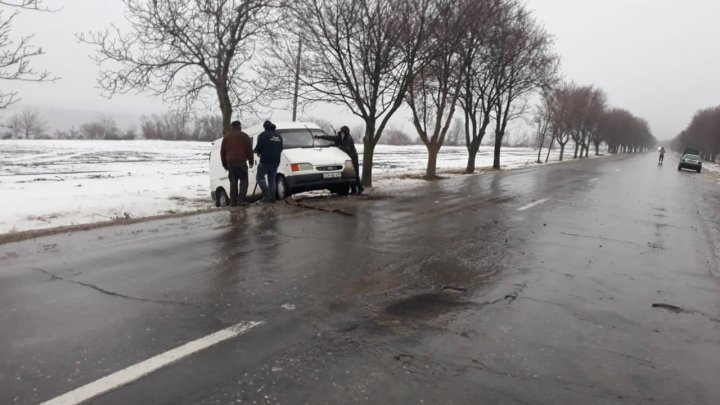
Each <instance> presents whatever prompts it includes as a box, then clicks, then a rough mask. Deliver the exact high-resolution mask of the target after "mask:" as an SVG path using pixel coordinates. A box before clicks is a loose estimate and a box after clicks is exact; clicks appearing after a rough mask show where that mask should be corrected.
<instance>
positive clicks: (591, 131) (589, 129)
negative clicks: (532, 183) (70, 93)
mask: <svg viewBox="0 0 720 405" xmlns="http://www.w3.org/2000/svg"><path fill="white" fill-rule="evenodd" d="M535 124H536V125H537V134H538V143H539V145H540V150H539V151H538V163H540V162H541V161H542V158H541V154H542V149H543V146H544V145H546V144H547V145H548V149H547V155H546V157H545V161H546V162H547V160H548V158H549V156H550V152H551V150H552V148H553V147H554V145H555V144H557V145H558V146H559V147H560V160H563V157H564V155H565V148H566V146H567V145H568V143H570V141H572V144H573V145H574V154H573V158H575V159H577V158H583V157H588V156H589V155H590V148H591V147H594V149H595V155H598V154H599V153H600V145H601V144H602V143H603V142H604V143H606V144H607V145H608V151H609V152H610V153H621V152H638V151H641V150H646V149H647V148H650V147H652V146H654V145H655V144H656V143H657V140H656V139H655V138H654V137H653V136H652V134H651V132H650V128H649V126H648V124H647V122H646V121H645V120H643V119H641V118H638V117H635V116H633V115H632V114H631V113H630V112H628V111H626V110H622V109H617V108H613V109H611V108H609V107H608V105H607V96H606V95H605V92H604V91H603V90H602V89H599V88H597V87H595V86H579V85H577V84H575V83H563V84H561V85H559V86H557V87H554V88H551V89H549V90H548V91H545V92H543V94H542V103H541V104H540V106H539V108H538V111H537V113H536V114H535Z"/></svg>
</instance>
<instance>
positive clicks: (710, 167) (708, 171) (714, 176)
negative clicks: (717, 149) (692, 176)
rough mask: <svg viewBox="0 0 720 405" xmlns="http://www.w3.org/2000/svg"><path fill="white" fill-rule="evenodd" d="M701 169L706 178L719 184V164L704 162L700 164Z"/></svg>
mask: <svg viewBox="0 0 720 405" xmlns="http://www.w3.org/2000/svg"><path fill="white" fill-rule="evenodd" d="M702 169H703V172H705V176H706V177H708V178H710V179H711V180H712V181H714V182H715V183H717V184H720V164H718V163H712V162H707V161H705V162H703V164H702Z"/></svg>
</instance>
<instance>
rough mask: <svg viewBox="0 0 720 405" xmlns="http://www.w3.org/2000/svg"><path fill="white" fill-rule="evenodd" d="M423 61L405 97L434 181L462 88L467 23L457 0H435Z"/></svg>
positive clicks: (427, 174)
mask: <svg viewBox="0 0 720 405" xmlns="http://www.w3.org/2000/svg"><path fill="white" fill-rule="evenodd" d="M432 12H433V14H434V17H433V19H432V20H431V21H430V24H429V26H430V27H431V28H430V35H429V38H428V41H426V42H425V45H424V46H423V47H422V54H423V58H425V60H423V58H421V63H419V64H418V65H417V67H418V68H417V71H415V72H414V73H413V79H412V82H411V84H410V86H409V87H408V93H407V95H406V100H407V104H408V106H409V107H410V111H411V112H412V121H413V125H414V126H415V130H416V131H417V133H418V136H419V137H420V140H422V142H423V144H424V145H425V147H426V148H427V150H428V162H427V169H426V173H425V178H426V179H427V180H434V179H436V178H437V156H438V153H439V152H440V148H442V145H443V143H444V142H445V136H446V135H447V132H448V130H449V129H450V125H451V124H452V119H453V116H454V114H455V107H456V106H457V102H458V97H459V96H460V89H461V88H462V85H463V78H464V69H463V58H462V54H461V52H460V49H461V48H460V46H461V42H460V38H461V37H462V36H463V35H464V33H465V24H466V22H468V20H467V18H466V17H467V15H466V13H465V10H464V8H463V7H460V2H459V1H458V0H435V1H434V2H433V8H432Z"/></svg>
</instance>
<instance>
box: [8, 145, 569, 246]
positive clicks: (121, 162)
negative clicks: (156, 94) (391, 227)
mask: <svg viewBox="0 0 720 405" xmlns="http://www.w3.org/2000/svg"><path fill="white" fill-rule="evenodd" d="M209 151H210V143H205V142H168V141H47V140H0V207H2V209H0V234H4V233H8V232H17V231H25V230H32V229H41V228H50V227H56V226H64V225H79V224H86V223H93V222H100V221H108V220H113V219H117V218H137V217H144V216H151V215H160V214H167V213H176V212H184V211H195V210H198V209H202V208H210V207H212V206H213V205H212V201H211V199H210V189H209V180H208V174H207V171H208V167H207V166H208V154H209ZM426 158H427V153H426V150H425V147H424V146H422V145H419V146H386V145H380V146H378V148H377V151H376V152H375V162H376V163H375V170H374V173H375V178H376V181H375V188H377V189H381V190H382V189H384V188H390V187H393V188H396V187H398V186H401V184H406V185H412V184H415V183H419V182H421V181H422V180H417V179H412V178H408V177H413V176H407V175H417V174H420V173H422V171H423V169H424V168H425V163H426ZM536 158H537V151H533V150H532V149H526V148H505V149H504V152H503V155H502V163H503V167H507V168H511V167H521V166H524V165H528V164H531V162H533V161H534V160H535V159H536ZM553 158H554V159H557V157H556V156H555V157H551V159H553ZM466 159H467V151H466V150H465V148H464V147H443V149H442V150H441V152H440V155H439V157H438V168H439V169H441V172H442V169H446V170H447V169H464V168H465V165H466ZM491 165H492V148H491V147H482V148H481V151H480V153H479V154H478V159H477V167H478V168H481V167H487V166H491ZM398 175H405V176H401V177H403V179H402V180H398ZM414 177H416V178H417V177H418V176H414Z"/></svg>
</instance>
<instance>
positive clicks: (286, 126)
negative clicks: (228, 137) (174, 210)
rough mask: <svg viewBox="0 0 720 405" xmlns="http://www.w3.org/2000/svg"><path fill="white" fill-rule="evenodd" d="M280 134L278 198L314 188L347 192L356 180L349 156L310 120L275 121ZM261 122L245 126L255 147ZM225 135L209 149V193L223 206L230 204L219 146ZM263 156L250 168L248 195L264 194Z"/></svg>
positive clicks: (228, 187) (261, 129)
mask: <svg viewBox="0 0 720 405" xmlns="http://www.w3.org/2000/svg"><path fill="white" fill-rule="evenodd" d="M275 126H276V127H277V128H276V130H277V133H278V134H279V135H280V136H282V138H283V152H282V157H281V158H280V166H279V167H278V176H277V198H278V199H280V200H282V199H285V198H287V197H289V196H291V195H292V194H294V193H299V192H303V191H311V190H329V191H330V192H332V193H337V194H341V195H346V194H348V193H349V191H350V187H351V186H352V185H353V184H354V183H355V171H354V169H353V165H352V161H351V160H350V157H349V156H348V155H347V154H346V153H345V152H343V151H342V150H340V149H338V148H337V147H335V146H334V145H333V143H332V142H331V141H327V140H323V139H318V138H316V136H320V135H327V133H326V132H325V131H323V130H322V128H320V127H319V126H317V125H316V124H313V123H309V122H283V123H275ZM263 130H264V129H263V127H262V125H258V126H254V127H251V128H248V129H243V131H244V132H245V133H247V134H248V135H249V136H250V140H251V141H252V146H253V149H254V148H255V145H256V143H257V138H258V135H260V134H261V133H262V132H263ZM221 145H222V138H220V139H217V140H215V142H213V144H212V149H211V151H210V195H211V196H212V199H213V201H215V205H216V206H218V207H224V206H227V205H229V203H230V198H229V195H230V181H229V180H228V172H227V171H226V170H225V169H224V168H223V167H222V162H221V160H220V146H221ZM259 161H260V159H259V158H258V157H257V156H255V165H253V167H252V168H250V169H249V173H248V192H247V197H248V198H253V197H261V196H262V191H260V187H258V186H257V183H256V181H255V174H256V173H257V163H258V162H259Z"/></svg>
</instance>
